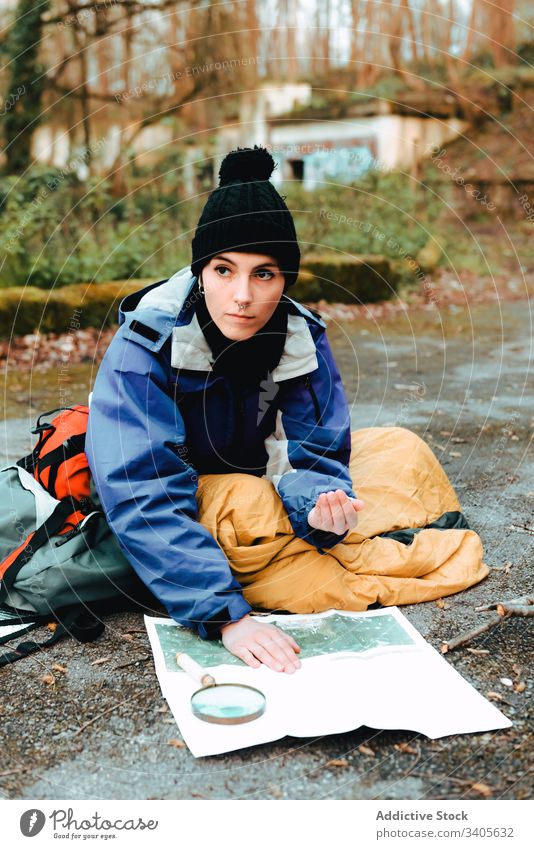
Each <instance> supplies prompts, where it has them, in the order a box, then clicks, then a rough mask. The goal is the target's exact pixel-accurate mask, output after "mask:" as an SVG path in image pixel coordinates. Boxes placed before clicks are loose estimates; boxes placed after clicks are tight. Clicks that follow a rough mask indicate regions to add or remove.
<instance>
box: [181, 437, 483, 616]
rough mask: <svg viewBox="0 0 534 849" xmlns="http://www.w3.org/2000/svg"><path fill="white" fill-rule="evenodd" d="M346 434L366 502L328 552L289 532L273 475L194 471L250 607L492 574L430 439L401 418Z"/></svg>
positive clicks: (438, 586) (312, 608)
mask: <svg viewBox="0 0 534 849" xmlns="http://www.w3.org/2000/svg"><path fill="white" fill-rule="evenodd" d="M351 437H352V443H351V459H350V472H351V476H352V480H353V483H354V488H355V491H356V492H357V494H358V497H359V498H361V499H363V501H364V502H365V508H364V509H363V510H362V511H361V512H360V513H359V514H358V525H357V527H356V528H354V529H353V530H352V531H350V532H349V533H348V534H347V536H346V537H345V539H344V540H343V542H341V543H338V544H337V545H336V546H334V547H333V548H331V549H328V550H327V552H326V553H325V554H320V553H319V552H318V551H317V549H316V548H315V547H314V546H312V545H310V544H309V543H307V542H305V541H304V540H302V539H299V538H298V537H296V536H295V534H294V532H293V529H292V527H291V523H290V521H289V518H288V515H287V513H286V511H285V509H284V507H283V505H282V502H281V500H280V498H279V496H278V494H277V493H276V491H275V489H274V487H273V485H272V483H271V482H270V481H268V480H266V479H263V478H259V477H255V476H254V475H248V474H239V473H238V474H229V475H202V476H200V478H199V486H198V493H197V501H198V506H199V521H200V522H201V523H202V524H203V525H204V526H205V527H206V528H207V529H208V530H209V531H210V533H211V534H212V536H213V537H214V538H215V539H216V540H217V542H218V543H219V545H220V546H221V548H222V549H223V551H224V553H225V555H226V557H227V558H228V561H229V563H230V565H231V568H232V571H233V573H234V575H235V577H236V578H237V580H238V581H239V583H240V584H241V586H242V587H243V592H244V596H245V598H246V600H247V601H248V602H249V604H251V605H252V607H254V608H264V609H267V610H285V611H289V612H291V613H318V612H320V611H323V610H328V609H329V608H332V607H333V608H337V609H340V610H366V609H367V607H368V606H369V605H370V604H373V603H374V602H379V603H381V604H384V605H397V604H414V603H416V602H420V601H431V600H432V599H437V598H440V597H441V596H446V595H451V594H452V593H457V592H459V591H460V590H463V589H465V588H466V587H470V586H472V585H473V584H476V583H477V582H478V581H481V580H482V579H483V578H485V577H486V575H487V574H488V571H489V570H488V567H487V566H486V564H485V563H484V562H483V550H482V543H481V540H480V537H479V536H478V534H476V533H475V532H474V531H472V530H469V529H468V528H467V527H466V524H467V523H466V521H465V518H464V517H463V514H462V513H461V507H460V503H459V501H458V499H457V497H456V494H455V492H454V489H453V487H452V485H451V483H450V481H449V479H448V477H447V475H446V474H445V471H444V470H443V468H442V466H441V465H440V463H439V461H438V460H437V458H436V457H435V455H434V454H433V452H432V450H431V448H430V447H429V446H428V445H427V444H426V443H425V442H424V441H423V440H422V439H421V438H420V437H419V436H418V435H417V434H416V433H414V432H413V431H410V430H408V429H406V428H402V427H370V428H362V429H360V430H356V431H353V432H352V434H351ZM432 523H435V527H428V525H431V524H432ZM462 525H463V527H462Z"/></svg>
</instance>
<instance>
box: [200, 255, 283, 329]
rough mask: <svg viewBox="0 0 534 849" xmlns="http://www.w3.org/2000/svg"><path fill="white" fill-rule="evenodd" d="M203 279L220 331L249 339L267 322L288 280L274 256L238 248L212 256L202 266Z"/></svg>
mask: <svg viewBox="0 0 534 849" xmlns="http://www.w3.org/2000/svg"><path fill="white" fill-rule="evenodd" d="M201 280H202V283H203V285H204V291H205V298H206V306H207V308H208V311H209V313H210V315H211V317H212V319H213V321H214V322H215V324H216V325H217V327H218V328H219V330H220V331H221V333H223V334H224V335H225V336H227V337H228V339H234V340H235V341H242V340H244V339H249V338H250V337H251V336H253V335H254V334H255V333H257V332H258V330H260V329H261V328H262V327H263V326H264V325H265V324H267V322H268V321H269V319H270V317H271V316H272V314H273V313H274V311H275V309H276V307H277V306H278V303H279V301H280V298H281V296H282V293H283V291H284V283H285V280H284V275H283V274H282V272H281V271H280V268H279V266H278V262H277V260H276V259H275V258H274V257H272V256H266V255H265V254H249V253H240V252H239V251H224V252H223V253H220V254H217V256H214V257H212V259H211V260H210V262H209V263H208V264H207V265H205V266H204V268H203V269H202V274H201ZM239 304H242V305H244V307H243V309H241V310H240V309H239V306H238V305H239ZM235 316H238V317H237V318H236V317H235ZM242 316H247V318H242Z"/></svg>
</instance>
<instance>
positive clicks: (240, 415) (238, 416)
mask: <svg viewBox="0 0 534 849" xmlns="http://www.w3.org/2000/svg"><path fill="white" fill-rule="evenodd" d="M244 415H245V405H244V404H243V399H242V398H241V397H240V396H239V395H238V396H237V400H236V405H235V423H236V427H235V433H234V443H235V442H238V440H240V439H241V434H242V431H243V419H244Z"/></svg>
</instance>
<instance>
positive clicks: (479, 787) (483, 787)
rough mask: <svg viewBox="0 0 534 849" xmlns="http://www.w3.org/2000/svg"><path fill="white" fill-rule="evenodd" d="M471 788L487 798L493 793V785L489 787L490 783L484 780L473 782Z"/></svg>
mask: <svg viewBox="0 0 534 849" xmlns="http://www.w3.org/2000/svg"><path fill="white" fill-rule="evenodd" d="M471 790H475V791H476V792H477V793H480V795H481V796H484V797H485V798H486V799H487V798H488V796H491V795H492V793H493V790H492V789H491V787H488V785H487V784H484V783H483V782H482V781H477V782H475V784H472V785H471Z"/></svg>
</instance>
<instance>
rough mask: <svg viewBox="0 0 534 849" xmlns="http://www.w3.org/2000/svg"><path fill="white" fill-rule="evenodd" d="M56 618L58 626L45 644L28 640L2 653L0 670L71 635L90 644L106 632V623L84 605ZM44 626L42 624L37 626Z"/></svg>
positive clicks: (79, 605)
mask: <svg viewBox="0 0 534 849" xmlns="http://www.w3.org/2000/svg"><path fill="white" fill-rule="evenodd" d="M54 618H56V619H57V620H58V626H57V628H56V630H55V631H54V633H53V634H52V636H51V637H49V638H48V639H47V640H43V642H41V643H38V642H36V641H35V640H28V641H26V642H24V643H19V645H18V646H17V647H16V648H15V649H11V650H10V651H7V652H3V653H0V669H1V668H2V667H3V666H7V665H8V664H10V663H15V661H17V660H22V658H23V657H28V655H29V654H33V653H34V652H36V651H37V650H38V649H44V648H47V647H48V646H52V645H54V643H57V641H58V640H59V639H61V637H64V636H65V635H66V634H70V636H71V637H74V639H75V640H78V642H80V643H89V642H92V641H93V640H96V639H98V637H100V636H101V634H103V632H104V628H105V626H104V623H103V622H102V620H101V619H98V618H97V617H96V616H95V615H94V614H93V613H91V611H90V610H88V608H87V607H85V605H83V604H77V605H75V606H74V607H71V608H69V610H67V611H66V612H64V613H63V614H59V613H54ZM39 624H42V623H40V622H37V623H36V627H37V625H39Z"/></svg>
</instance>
